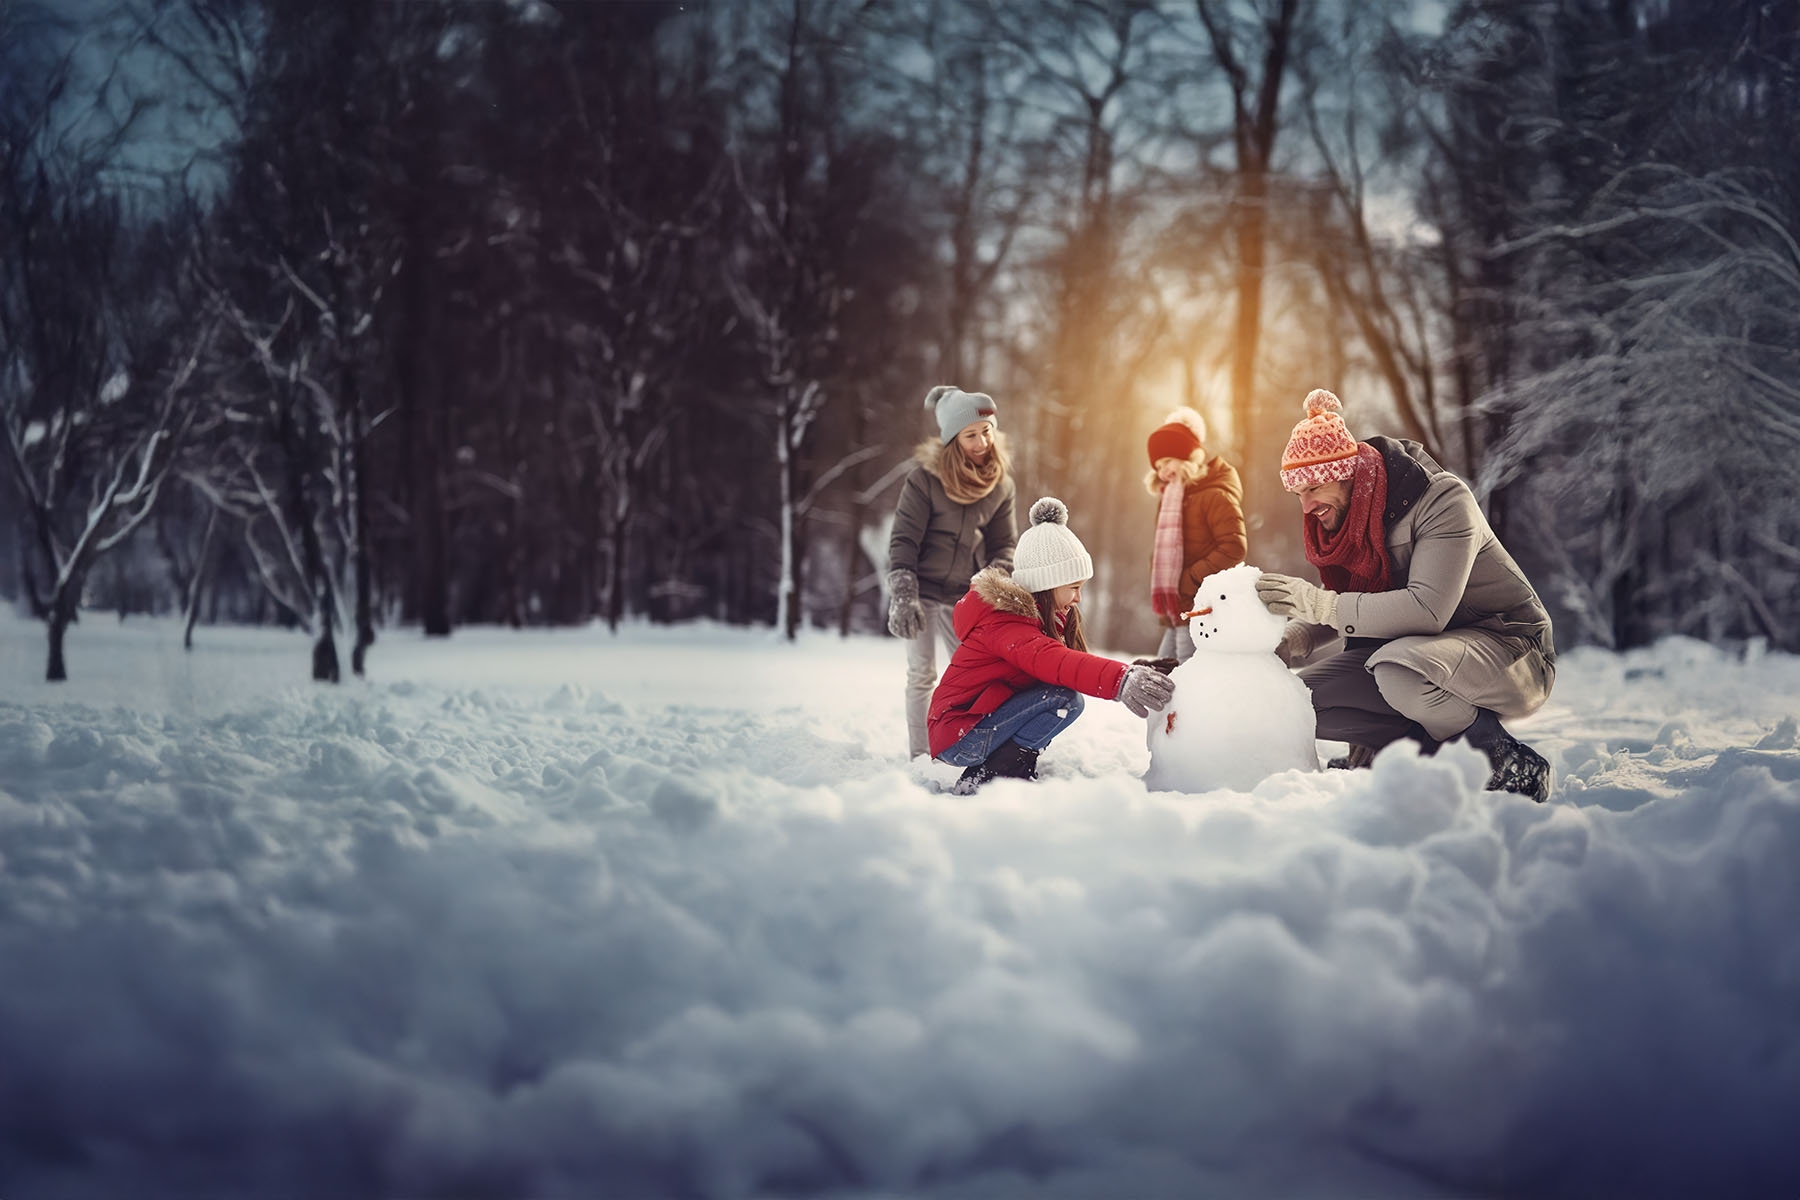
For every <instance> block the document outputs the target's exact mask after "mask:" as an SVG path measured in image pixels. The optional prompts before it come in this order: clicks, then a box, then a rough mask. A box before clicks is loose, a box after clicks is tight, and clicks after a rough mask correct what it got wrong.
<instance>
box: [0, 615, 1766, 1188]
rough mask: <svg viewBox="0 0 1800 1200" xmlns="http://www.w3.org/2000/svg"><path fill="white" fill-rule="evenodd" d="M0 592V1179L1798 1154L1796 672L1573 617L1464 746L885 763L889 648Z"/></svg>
mask: <svg viewBox="0 0 1800 1200" xmlns="http://www.w3.org/2000/svg"><path fill="white" fill-rule="evenodd" d="M199 639H200V642H201V645H200V646H199V647H197V648H196V650H195V651H194V653H193V654H192V655H191V656H188V655H183V654H182V653H181V651H180V650H179V630H178V629H177V628H176V627H175V626H173V625H171V624H168V623H163V622H143V621H132V622H130V623H128V624H126V625H123V626H120V625H117V624H116V623H114V622H113V621H112V620H111V619H110V618H106V617H100V616H97V615H92V614H90V615H89V616H88V617H87V618H86V619H85V620H84V621H83V622H82V624H81V625H79V626H77V627H76V628H75V629H74V630H72V631H71V633H70V637H69V647H68V649H69V660H70V670H71V672H72V673H73V674H74V675H75V679H74V681H73V682H71V683H70V684H68V685H66V686H65V687H62V688H51V687H49V686H48V685H45V684H42V683H39V682H36V680H37V678H38V676H39V675H40V674H41V670H42V654H43V639H42V631H41V628H40V627H38V626H35V625H31V624H28V623H24V622H19V621H16V620H14V619H12V618H6V619H0V969H3V970H4V972H5V983H4V986H3V987H0V1197H5V1200H22V1198H30V1197H43V1196H50V1197H74V1196H118V1195H130V1196H134V1197H148V1196H183V1197H210V1196H217V1197H224V1196H250V1195H254V1196H258V1197H299V1196H322V1195H341V1196H351V1195H364V1196H373V1195H384V1196H395V1197H420V1196H447V1195H458V1196H494V1197H516V1196H531V1197H537V1196H569V1197H592V1196H602V1195H604V1196H608V1197H665V1196H689V1197H748V1196H799V1195H812V1196H843V1197H848V1196H859V1197H876V1196H880V1197H897V1196H930V1197H977V1196H979V1197H989V1196H997V1197H1020V1198H1023V1197H1046V1196H1048V1197H1076V1196H1081V1197H1089V1196H1093V1197H1133V1198H1157V1197H1190V1196H1197V1195H1228V1196H1234V1197H1235V1196H1257V1195H1267V1196H1283V1197H1287V1196H1344V1195H1349V1196H1371V1195H1381V1196H1424V1195H1431V1196H1438V1195H1445V1196H1448V1195H1483V1196H1492V1195H1533V1196H1550V1195H1565V1196H1590V1195H1600V1194H1612V1195H1638V1196H1641V1195H1647V1194H1666V1195H1698V1194H1706V1195H1746V1194H1793V1193H1794V1192H1795V1190H1796V1189H1797V1188H1800V1151H1797V1150H1796V1149H1795V1145H1796V1144H1795V1141H1794V1136H1793V1130H1794V1128H1795V1121H1796V1117H1797V1115H1800V936H1797V935H1796V932H1795V931H1796V930H1797V929H1800V870H1796V867H1795V864H1796V863H1800V751H1796V748H1795V724H1794V720H1793V716H1794V714H1795V713H1796V712H1800V663H1797V662H1796V660H1794V659H1793V658H1790V657H1787V656H1782V655H1766V656H1764V655H1753V656H1751V657H1749V658H1748V659H1747V660H1746V659H1740V658H1739V657H1736V656H1734V655H1732V654H1729V653H1726V652H1724V651H1720V650H1715V649H1712V648H1709V647H1707V646H1704V645H1700V644H1697V643H1692V642H1672V643H1668V644H1665V645H1663V646H1661V647H1658V648H1657V649H1655V650H1654V651H1647V652H1642V653H1633V654H1628V655H1623V656H1612V655H1606V654H1600V653H1594V652H1577V653H1573V654H1568V655H1565V656H1564V658H1563V660H1562V663H1561V670H1560V677H1559V681H1558V685H1557V690H1556V694H1555V696H1554V697H1553V700H1552V703H1551V704H1550V706H1549V707H1547V708H1546V709H1545V710H1544V711H1543V712H1542V713H1540V714H1539V715H1538V716H1537V717H1535V718H1533V719H1532V720H1530V721H1527V722H1522V723H1520V724H1519V725H1518V726H1517V730H1518V732H1519V733H1520V734H1521V735H1523V736H1525V737H1527V738H1528V739H1530V740H1532V741H1533V742H1534V743H1535V744H1537V745H1538V746H1539V747H1540V748H1541V749H1543V750H1544V751H1545V752H1546V754H1547V755H1548V756H1549V757H1550V759H1551V761H1552V763H1553V765H1554V766H1555V767H1556V768H1557V772H1558V775H1557V778H1558V787H1557V792H1556V794H1555V795H1554V796H1553V798H1552V803H1550V804H1549V805H1546V806H1539V805H1535V804H1532V803H1530V802H1529V801H1526V800H1522V799H1519V798H1516V797H1510V796H1504V795H1493V794H1487V793H1483V792H1481V791H1480V790H1479V788H1480V785H1481V782H1482V779H1483V777H1484V775H1485V768H1484V766H1483V764H1482V763H1481V761H1480V760H1479V759H1478V758H1477V757H1476V756H1475V755H1474V754H1473V753H1472V752H1469V751H1466V750H1463V749H1461V748H1457V747H1451V748H1448V749H1447V750H1446V751H1445V752H1444V753H1442V754H1440V755H1439V756H1438V757H1437V758H1435V759H1419V758H1417V757H1416V756H1415V755H1413V754H1410V753H1407V752H1405V751H1395V752H1390V753H1389V754H1387V755H1384V756H1383V757H1382V758H1380V759H1379V760H1378V761H1377V763H1376V766H1375V769H1374V770H1372V771H1363V772H1322V773H1316V774H1302V773H1299V772H1288V773H1285V774H1282V775H1278V776H1276V777H1274V778H1272V779H1269V780H1267V781H1266V782H1264V783H1263V784H1262V785H1260V786H1259V787H1258V788H1256V790H1255V791H1253V792H1251V793H1248V794H1240V793H1233V792H1225V791H1220V792H1214V793H1209V794H1204V795H1191V794H1183V793H1149V792H1146V790H1145V788H1144V785H1143V783H1142V780H1141V779H1140V778H1139V776H1140V774H1141V773H1142V771H1143V770H1144V768H1145V766H1146V764H1147V761H1148V755H1147V753H1146V750H1145V746H1144V730H1143V726H1142V724H1141V723H1140V722H1138V721H1136V720H1134V719H1133V718H1131V717H1130V715H1129V714H1127V713H1126V712H1125V711H1124V709H1123V708H1122V707H1120V706H1119V705H1116V704H1104V703H1098V702H1096V703H1092V704H1090V705H1089V706H1088V709H1087V713H1086V714H1085V715H1084V716H1083V717H1082V719H1081V720H1080V721H1079V722H1077V723H1076V725H1075V726H1074V727H1073V729H1071V730H1070V732H1069V733H1068V734H1066V735H1065V736H1064V737H1062V738H1060V739H1058V741H1057V742H1056V744H1055V745H1054V746H1052V747H1051V749H1050V750H1049V751H1048V752H1046V754H1045V756H1044V760H1043V767H1044V771H1045V776H1046V777H1045V778H1044V779H1043V780H1042V781H1041V782H1039V783H1037V784H1034V785H1028V784H1023V783H1018V782H1014V781H999V782H996V783H993V784H990V785H989V786H988V787H987V788H985V789H983V790H982V791H981V792H980V793H979V794H978V795H976V796H974V797H969V798H959V797H955V796H951V795H948V794H946V793H944V792H943V791H941V790H940V789H941V788H942V787H943V786H944V785H946V784H947V783H948V782H949V781H950V780H952V779H954V778H955V776H956V774H957V772H955V771H954V770H952V769H950V768H944V767H933V766H908V765H907V764H906V763H904V761H903V760H902V757H901V756H902V753H903V747H904V742H905V733H904V727H903V722H902V719H901V705H900V700H901V686H902V674H903V665H902V662H903V655H902V652H901V649H900V647H899V646H898V645H897V644H895V643H893V642H891V641H885V640H877V639H851V640H849V641H840V640H838V639H836V638H834V637H828V636H810V637H807V638H804V639H803V640H802V641H801V642H800V643H799V644H798V645H796V646H787V645H783V644H781V643H778V642H775V641H772V640H771V639H770V638H769V636H768V635H767V634H764V633H759V632H742V631H731V630H721V629H715V628H707V627H698V628H682V629H672V630H668V629H642V628H639V629H632V630H629V631H627V632H625V633H622V634H621V635H620V636H619V637H618V638H617V639H615V638H613V637H611V636H609V635H607V634H606V633H605V632H604V631H580V632H562V633H532V634H514V633H503V632H497V631H480V630H476V631H467V630H466V631H461V632H459V633H458V634H457V635H456V636H455V637H454V638H452V639H451V640H450V641H449V642H448V643H444V644H426V643H424V642H423V641H422V640H421V639H419V638H418V637H417V636H416V635H415V634H411V633H409V632H405V631H398V632H390V633H388V634H386V635H385V636H384V638H383V640H382V642H381V643H380V644H379V645H378V646H377V647H376V648H375V651H374V653H373V655H372V657H371V669H372V672H373V675H372V678H371V680H370V681H369V682H367V683H352V684H346V685H344V686H342V687H326V686H312V685H309V684H306V683H305V682H304V676H305V673H306V662H307V647H306V645H305V643H304V641H303V639H301V638H299V637H297V636H294V635H281V634H275V633H270V632H258V631H232V630H204V629H203V630H201V631H200V632H199Z"/></svg>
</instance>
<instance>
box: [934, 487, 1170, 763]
mask: <svg viewBox="0 0 1800 1200" xmlns="http://www.w3.org/2000/svg"><path fill="white" fill-rule="evenodd" d="M1068 521H1069V509H1068V506H1067V505H1065V504H1064V503H1063V502H1062V501H1061V500H1058V499H1056V498H1055V497H1054V496H1045V497H1044V498H1043V499H1041V500H1039V501H1038V502H1037V503H1035V504H1033V505H1032V506H1031V527H1030V528H1029V529H1027V530H1026V531H1025V532H1024V533H1023V534H1021V535H1020V536H1019V545H1018V549H1017V550H1016V551H1015V552H1014V555H1013V569H1012V573H1011V574H1010V575H1008V574H1007V572H1006V571H1005V570H1004V569H1002V568H999V567H990V568H989V569H987V570H985V571H982V572H980V573H979V574H977V575H976V576H975V577H974V579H972V580H970V582H969V592H968V594H967V595H966V596H964V597H963V598H962V599H961V600H958V601H957V602H956V608H955V610H954V612H953V614H952V619H953V621H954V624H955V629H956V636H957V637H958V638H959V639H960V641H961V644H960V645H959V646H958V647H957V649H956V653H955V654H953V655H952V656H951V658H950V665H949V666H948V667H946V668H945V670H944V677H943V678H942V679H941V680H939V681H938V686H937V690H936V691H935V692H933V693H932V695H931V709H930V715H929V717H928V719H927V728H928V730H929V733H930V737H931V754H932V757H933V758H936V759H937V760H938V761H939V762H945V763H949V764H950V765H952V766H957V767H963V768H966V769H965V770H964V771H963V774H962V778H961V779H959V780H958V781H957V783H956V788H955V790H956V791H957V792H958V793H959V794H962V795H967V794H969V793H970V792H973V791H974V790H975V789H976V788H978V787H980V786H981V785H982V784H983V783H985V782H987V781H988V780H989V779H992V778H994V777H995V776H997V775H1005V776H1011V777H1012V778H1015V779H1035V778H1037V758H1038V754H1039V752H1041V751H1042V750H1043V749H1044V747H1046V746H1048V745H1049V744H1050V742H1051V739H1053V738H1054V737H1056V735H1057V734H1059V733H1061V732H1062V731H1063V729H1064V728H1066V727H1067V726H1068V725H1069V724H1070V723H1071V722H1072V721H1074V720H1075V718H1076V717H1078V716H1080V715H1081V708H1082V699H1081V697H1082V695H1083V694H1086V695H1089V696H1097V697H1099V698H1100V699H1102V700H1119V701H1122V702H1123V703H1124V705H1125V707H1127V708H1129V709H1130V710H1131V711H1132V712H1134V713H1136V714H1137V715H1138V716H1140V717H1143V716H1148V715H1149V714H1150V713H1151V712H1152V711H1153V710H1156V709H1160V708H1162V707H1163V705H1165V704H1167V703H1168V702H1169V697H1170V696H1172V695H1173V694H1174V692H1175V685H1174V684H1172V683H1170V682H1169V680H1168V678H1167V677H1166V676H1164V675H1162V674H1160V673H1159V672H1158V671H1157V670H1156V669H1155V668H1153V667H1150V666H1148V665H1132V666H1127V665H1126V664H1124V663H1122V662H1117V661H1115V660H1113V659H1110V658H1103V657H1101V656H1100V655H1098V654H1089V653H1088V652H1087V640H1086V639H1085V638H1084V637H1083V636H1082V632H1081V613H1080V609H1079V607H1078V606H1079V605H1080V603H1081V588H1082V585H1083V584H1085V583H1086V582H1087V581H1088V580H1089V579H1090V578H1092V577H1093V574H1094V560H1093V559H1092V558H1090V557H1089V556H1088V552H1087V548H1086V547H1084V546H1083V545H1082V544H1081V539H1080V538H1078V537H1076V536H1075V535H1074V533H1072V532H1071V531H1070V530H1069V526H1068Z"/></svg>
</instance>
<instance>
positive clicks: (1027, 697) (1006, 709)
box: [938, 684, 1082, 767]
mask: <svg viewBox="0 0 1800 1200" xmlns="http://www.w3.org/2000/svg"><path fill="white" fill-rule="evenodd" d="M1081 707H1082V699H1081V694H1080V693H1079V692H1076V691H1075V690H1073V689H1072V688H1066V687H1051V686H1050V685H1049V684H1044V685H1042V686H1040V687H1034V688H1028V689H1026V690H1025V691H1023V692H1020V693H1019V694H1018V695H1016V696H1014V697H1013V698H1012V699H1011V700H1008V701H1007V702H1006V703H1005V704H1002V705H1001V706H1000V707H999V708H996V709H995V710H994V711H993V712H991V713H989V714H988V715H987V716H985V717H983V718H981V720H980V722H979V723H978V724H976V726H975V728H973V729H971V730H969V732H967V733H965V734H963V736H962V740H960V741H958V742H956V743H955V744H954V745H952V746H951V747H950V748H949V749H948V750H946V751H944V752H943V753H942V754H940V755H938V761H939V762H942V763H949V764H950V765H951V766H953V767H972V766H974V765H975V764H976V763H978V762H984V761H986V759H987V756H988V755H990V754H992V753H993V752H994V751H995V750H998V749H999V748H1000V747H1001V746H1002V745H1004V744H1005V743H1006V742H1007V740H1008V739H1011V740H1012V741H1015V742H1017V743H1019V745H1021V746H1023V747H1025V748H1026V749H1027V750H1042V749H1043V748H1044V747H1045V746H1048V745H1049V744H1050V741H1051V739H1052V738H1054V737H1055V736H1056V735H1057V734H1059V733H1061V732H1062V731H1063V730H1064V729H1066V728H1068V726H1069V725H1070V723H1072V722H1073V721H1074V720H1075V718H1076V717H1079V716H1080V715H1081Z"/></svg>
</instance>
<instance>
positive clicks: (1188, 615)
mask: <svg viewBox="0 0 1800 1200" xmlns="http://www.w3.org/2000/svg"><path fill="white" fill-rule="evenodd" d="M1211 611H1212V605H1210V604H1209V605H1207V606H1206V607H1205V608H1196V609H1195V610H1194V611H1193V612H1184V613H1182V614H1181V619H1182V620H1184V621H1191V620H1193V619H1194V618H1195V617H1204V616H1205V615H1206V614H1207V613H1209V612H1211Z"/></svg>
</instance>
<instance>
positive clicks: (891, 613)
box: [887, 567, 925, 639]
mask: <svg viewBox="0 0 1800 1200" xmlns="http://www.w3.org/2000/svg"><path fill="white" fill-rule="evenodd" d="M887 586H888V632H889V633H891V634H893V635H894V636H895V637H897V638H908V639H911V638H916V637H918V636H919V630H921V629H923V628H925V606H924V605H922V604H920V603H919V577H918V576H917V575H914V574H913V573H912V572H911V571H908V570H907V569H906V568H905V567H896V568H895V569H894V570H892V571H889V572H888V574H887Z"/></svg>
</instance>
